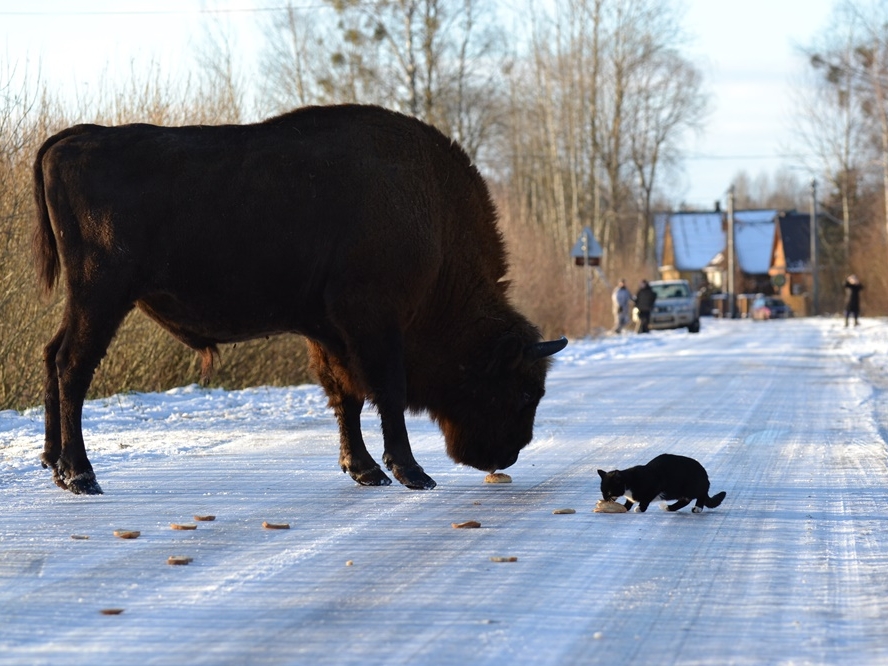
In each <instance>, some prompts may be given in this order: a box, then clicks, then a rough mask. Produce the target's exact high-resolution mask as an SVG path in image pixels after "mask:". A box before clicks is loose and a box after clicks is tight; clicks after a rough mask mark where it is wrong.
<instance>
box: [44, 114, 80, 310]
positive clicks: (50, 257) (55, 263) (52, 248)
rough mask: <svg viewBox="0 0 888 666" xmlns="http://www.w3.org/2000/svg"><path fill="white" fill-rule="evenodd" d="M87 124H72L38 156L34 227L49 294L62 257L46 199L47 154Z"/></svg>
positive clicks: (46, 143)
mask: <svg viewBox="0 0 888 666" xmlns="http://www.w3.org/2000/svg"><path fill="white" fill-rule="evenodd" d="M83 131H84V126H82V125H78V126H76V127H70V128H68V129H66V130H64V131H62V132H59V133H58V134H56V135H54V136H52V137H50V138H49V139H47V140H46V141H45V142H44V144H43V145H42V146H40V150H38V151H37V157H36V158H35V159H34V200H35V203H36V210H37V224H36V226H35V227H34V241H33V248H34V258H35V260H36V264H37V279H38V280H39V282H40V286H41V287H42V288H43V291H44V292H45V293H46V294H49V293H50V292H52V290H53V288H54V287H55V285H56V283H57V282H58V280H59V273H60V272H61V260H60V259H59V248H58V244H57V242H56V237H55V234H54V233H53V230H52V222H51V221H50V215H49V204H48V203H47V201H46V182H45V176H44V173H43V158H44V156H45V155H46V153H47V152H48V151H49V149H50V148H52V147H53V146H54V145H55V144H57V143H58V142H59V141H61V140H62V139H65V138H67V137H69V136H71V135H73V134H80V133H81V132H83Z"/></svg>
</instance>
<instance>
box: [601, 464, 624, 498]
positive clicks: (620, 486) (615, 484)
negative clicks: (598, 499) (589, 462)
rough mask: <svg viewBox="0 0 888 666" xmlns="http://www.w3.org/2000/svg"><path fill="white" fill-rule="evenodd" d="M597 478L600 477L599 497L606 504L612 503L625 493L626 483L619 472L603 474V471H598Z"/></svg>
mask: <svg viewBox="0 0 888 666" xmlns="http://www.w3.org/2000/svg"><path fill="white" fill-rule="evenodd" d="M598 476H600V477H601V496H602V497H603V498H604V499H605V501H607V502H613V501H614V500H616V499H617V498H619V497H622V496H623V495H624V494H625V493H626V482H625V481H624V480H623V475H622V474H620V471H619V470H616V469H615V470H614V471H613V472H605V471H604V470H603V469H600V470H598Z"/></svg>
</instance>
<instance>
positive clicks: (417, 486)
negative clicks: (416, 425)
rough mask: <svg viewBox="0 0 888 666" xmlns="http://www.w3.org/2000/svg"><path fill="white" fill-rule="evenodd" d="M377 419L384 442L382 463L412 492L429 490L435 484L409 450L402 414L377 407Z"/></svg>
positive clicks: (405, 425)
mask: <svg viewBox="0 0 888 666" xmlns="http://www.w3.org/2000/svg"><path fill="white" fill-rule="evenodd" d="M379 417H380V419H381V421H382V437H383V439H384V440H385V453H384V454H383V456H382V461H383V462H384V463H385V466H386V467H388V468H389V469H390V470H391V472H392V474H394V476H395V478H396V479H397V480H398V481H399V482H400V483H401V484H403V485H405V486H407V487H408V488H411V489H413V490H431V489H432V488H434V487H435V486H436V485H437V484H436V483H435V480H434V479H433V478H432V477H430V476H429V475H428V474H426V473H425V472H424V471H423V469H422V467H420V466H419V463H417V462H416V459H415V458H414V457H413V452H412V451H411V450H410V442H409V441H408V439H407V424H406V423H405V422H404V412H403V411H396V410H386V409H384V408H383V407H382V406H381V405H380V406H379Z"/></svg>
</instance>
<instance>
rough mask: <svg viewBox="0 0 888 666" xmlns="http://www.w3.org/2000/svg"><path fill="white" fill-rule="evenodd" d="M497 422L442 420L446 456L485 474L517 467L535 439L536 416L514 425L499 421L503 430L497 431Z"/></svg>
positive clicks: (440, 421) (492, 420)
mask: <svg viewBox="0 0 888 666" xmlns="http://www.w3.org/2000/svg"><path fill="white" fill-rule="evenodd" d="M496 421H497V419H495V418H493V419H490V420H484V419H479V420H478V421H476V422H474V423H473V422H459V421H456V420H453V419H447V418H439V419H438V424H439V425H440V427H441V432H443V433H444V441H445V444H446V447H447V455H448V456H450V458H451V459H452V460H453V461H454V462H458V463H461V464H463V465H469V466H470V467H474V468H475V469H480V470H482V471H484V472H495V471H496V470H500V469H506V468H507V467H511V466H512V465H514V464H515V461H516V460H518V454H519V453H520V452H521V449H523V448H524V447H525V446H527V445H528V444H529V443H530V440H531V438H532V437H533V414H530V418H529V420H528V419H527V418H526V417H525V418H524V419H521V418H520V417H516V419H515V420H513V421H512V422H511V423H508V422H505V423H504V422H502V421H500V424H501V427H496V425H495V424H496ZM522 421H523V422H522Z"/></svg>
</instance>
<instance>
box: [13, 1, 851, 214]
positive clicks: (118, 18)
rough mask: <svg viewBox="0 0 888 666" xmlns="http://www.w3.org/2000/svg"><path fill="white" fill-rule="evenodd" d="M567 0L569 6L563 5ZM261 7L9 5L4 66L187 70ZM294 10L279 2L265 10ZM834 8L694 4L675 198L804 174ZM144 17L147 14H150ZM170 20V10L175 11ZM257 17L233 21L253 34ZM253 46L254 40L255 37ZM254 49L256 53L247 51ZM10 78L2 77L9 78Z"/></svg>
mask: <svg viewBox="0 0 888 666" xmlns="http://www.w3.org/2000/svg"><path fill="white" fill-rule="evenodd" d="M556 1H557V0H556ZM207 4H210V5H211V6H215V7H219V6H228V7H233V8H237V7H253V6H257V5H256V3H251V2H250V1H249V0H226V1H225V2H221V1H220V2H213V3H206V2H203V1H201V0H153V1H151V2H148V1H147V0H130V1H121V0H81V1H80V2H70V1H60V0H30V1H29V2H28V3H23V2H21V1H20V0H0V63H5V64H2V65H0V66H2V67H5V66H8V65H10V64H11V65H13V66H18V67H19V68H21V67H22V63H24V62H25V61H26V60H29V61H30V62H31V64H32V66H33V64H34V63H36V62H37V61H39V62H40V64H41V70H42V75H43V78H44V79H45V80H47V81H50V82H52V83H54V84H58V85H64V86H67V87H68V88H69V89H71V90H73V89H78V90H81V91H84V92H87V91H88V90H89V89H90V86H95V84H96V82H97V81H98V80H99V79H100V78H101V75H102V73H103V72H112V73H114V72H116V73H118V74H120V75H124V74H125V72H127V71H128V70H129V67H130V62H131V61H135V62H136V63H144V62H146V61H148V60H150V59H152V58H154V59H156V60H159V61H161V62H164V63H166V66H172V67H173V68H175V67H176V63H181V67H182V70H183V71H184V70H187V69H188V68H189V66H190V65H191V63H192V57H193V52H192V50H191V46H192V43H193V41H194V40H198V39H200V37H201V35H202V30H203V28H202V21H203V18H204V17H203V16H202V15H201V14H200V13H199V11H198V10H199V9H200V8H201V7H202V6H205V5H207ZM278 4H285V3H284V1H283V0H281V2H277V0H269V2H267V3H265V4H263V5H262V6H275V5H278ZM833 4H834V0H745V2H743V3H740V2H736V1H731V2H728V1H727V0H685V6H686V9H687V13H686V21H685V27H686V29H687V31H688V33H689V34H690V35H691V37H692V41H691V43H690V44H689V51H688V52H689V55H690V57H691V58H692V60H693V61H694V62H695V63H696V64H697V65H698V66H699V67H700V68H701V70H702V71H703V72H704V75H705V78H706V90H707V92H708V93H709V94H710V96H711V107H712V113H711V115H710V116H709V119H708V123H707V126H706V130H705V131H704V132H703V133H702V134H701V135H700V136H698V137H694V136H692V137H689V140H688V143H687V146H686V151H687V155H688V159H687V161H686V163H685V164H686V171H685V177H684V178H683V180H682V182H681V183H680V184H677V185H676V188H675V191H674V192H670V195H671V198H673V199H675V200H684V201H686V202H687V203H689V204H691V205H693V206H696V207H700V208H709V207H711V206H712V205H713V204H714V202H715V201H716V200H720V201H721V202H722V203H724V199H725V193H726V190H727V188H728V186H729V185H730V182H731V179H732V178H733V176H734V175H735V174H736V172H737V171H738V170H740V169H745V170H746V171H747V172H748V173H749V174H750V175H751V176H753V177H755V176H756V175H758V174H759V173H760V172H762V171H766V172H768V173H773V172H774V170H775V169H777V168H778V167H780V166H781V165H783V166H787V167H790V168H793V169H799V171H798V173H799V175H800V177H801V178H802V179H803V180H807V179H810V178H811V176H812V175H813V174H810V173H808V172H806V171H804V170H803V168H802V166H803V164H802V162H803V161H802V160H801V159H800V158H799V157H797V156H795V154H796V153H798V151H799V146H798V145H796V144H794V142H793V137H792V133H791V127H792V119H793V107H792V95H791V94H790V90H789V88H790V86H792V85H795V84H797V83H798V81H799V79H800V77H801V74H802V72H803V71H804V69H805V61H804V58H803V57H802V56H801V55H800V54H799V53H798V51H797V47H799V46H804V45H808V44H810V42H811V41H812V39H813V37H814V35H816V34H817V33H819V32H821V31H822V30H823V29H824V28H825V27H826V26H827V25H828V21H829V17H830V13H831V9H832V6H833ZM139 10H144V12H142V13H138V12H139ZM164 12H168V13H164ZM254 16H255V15H254V14H237V13H233V14H229V15H228V17H229V20H231V22H232V23H233V24H234V25H245V26H252V25H253V24H254V23H255V22H254V20H253V18H254ZM240 39H241V44H243V45H245V46H246V45H249V43H250V41H251V39H252V36H251V34H250V32H249V31H245V32H244V35H243V36H242V37H241V38H240ZM246 50H249V48H247V49H246ZM2 71H3V70H2V69H0V73H2Z"/></svg>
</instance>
